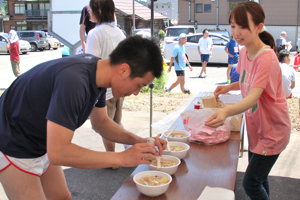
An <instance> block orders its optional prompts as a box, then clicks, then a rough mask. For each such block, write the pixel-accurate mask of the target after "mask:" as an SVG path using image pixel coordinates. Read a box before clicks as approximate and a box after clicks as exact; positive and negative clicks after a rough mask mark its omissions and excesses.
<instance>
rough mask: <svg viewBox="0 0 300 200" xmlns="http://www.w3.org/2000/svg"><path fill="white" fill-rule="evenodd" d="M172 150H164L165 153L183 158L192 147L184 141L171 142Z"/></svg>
mask: <svg viewBox="0 0 300 200" xmlns="http://www.w3.org/2000/svg"><path fill="white" fill-rule="evenodd" d="M169 146H170V151H169V150H168V149H167V148H166V149H165V150H164V151H163V155H170V156H175V157H177V158H179V159H183V158H184V157H185V156H186V154H187V153H188V151H189V149H190V145H188V144H187V143H184V142H174V141H171V142H169Z"/></svg>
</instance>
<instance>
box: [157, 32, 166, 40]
mask: <svg viewBox="0 0 300 200" xmlns="http://www.w3.org/2000/svg"><path fill="white" fill-rule="evenodd" d="M165 36H166V33H165V32H164V31H163V30H159V32H158V37H159V39H160V40H163V39H164V38H165Z"/></svg>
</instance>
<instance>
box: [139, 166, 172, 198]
mask: <svg viewBox="0 0 300 200" xmlns="http://www.w3.org/2000/svg"><path fill="white" fill-rule="evenodd" d="M133 181H134V182H135V184H136V187H137V189H138V190H139V191H140V192H141V193H142V194H144V195H146V196H149V197H156V196H159V195H161V194H163V193H165V192H166V191H167V190H168V188H169V185H170V183H171V182H172V177H171V176H170V175H169V174H168V173H165V172H161V171H143V172H140V173H137V174H136V175H134V177H133Z"/></svg>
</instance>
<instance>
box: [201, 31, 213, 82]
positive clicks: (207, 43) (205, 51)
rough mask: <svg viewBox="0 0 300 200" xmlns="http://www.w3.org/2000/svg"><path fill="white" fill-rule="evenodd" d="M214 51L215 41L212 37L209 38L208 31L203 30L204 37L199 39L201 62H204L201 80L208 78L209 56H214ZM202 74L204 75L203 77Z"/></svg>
mask: <svg viewBox="0 0 300 200" xmlns="http://www.w3.org/2000/svg"><path fill="white" fill-rule="evenodd" d="M212 51H213V41H212V39H211V38H210V37H208V30H207V29H204V30H203V37H201V38H200V39H199V42H198V52H199V54H200V56H201V62H202V69H201V72H200V75H199V78H206V77H207V75H206V65H207V63H208V61H209V56H211V55H212ZM202 73H204V75H203V76H202Z"/></svg>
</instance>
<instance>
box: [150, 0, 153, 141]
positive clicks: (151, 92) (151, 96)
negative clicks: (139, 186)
mask: <svg viewBox="0 0 300 200" xmlns="http://www.w3.org/2000/svg"><path fill="white" fill-rule="evenodd" d="M150 25H151V40H152V41H153V33H154V0H151V24H150ZM149 88H150V137H152V126H151V125H152V108H153V103H152V98H153V88H154V83H153V82H152V83H150V84H149Z"/></svg>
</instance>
